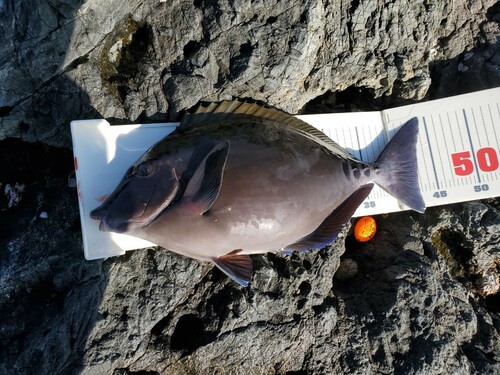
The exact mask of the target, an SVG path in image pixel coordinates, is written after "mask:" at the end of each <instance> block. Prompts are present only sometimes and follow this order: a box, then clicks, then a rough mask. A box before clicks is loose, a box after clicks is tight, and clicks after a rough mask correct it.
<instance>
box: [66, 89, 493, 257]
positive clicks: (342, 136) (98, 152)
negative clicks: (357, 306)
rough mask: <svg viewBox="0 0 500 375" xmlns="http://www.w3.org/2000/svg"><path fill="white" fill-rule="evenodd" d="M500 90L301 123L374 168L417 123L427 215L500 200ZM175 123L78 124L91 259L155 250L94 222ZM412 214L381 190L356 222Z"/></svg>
mask: <svg viewBox="0 0 500 375" xmlns="http://www.w3.org/2000/svg"><path fill="white" fill-rule="evenodd" d="M499 103H500V88H496V89H491V90H485V91H480V92H475V93H471V94H466V95H460V96H454V97H450V98H446V99H440V100H434V101H429V102H426V103H419V104H414V105H409V106H404V107H398V108H393V109H389V110H385V111H382V112H357V113H330V114H319V115H303V116H298V117H300V118H301V119H302V120H304V121H306V122H308V123H309V124H311V125H312V126H314V127H316V128H318V129H319V130H321V131H323V132H324V133H325V134H326V135H328V136H329V137H330V138H332V139H333V140H334V141H335V142H337V143H338V144H339V145H341V146H342V147H344V148H346V149H347V150H348V151H349V152H351V153H352V154H353V155H354V156H355V157H356V158H358V159H360V160H363V161H365V162H373V161H375V160H376V159H377V157H378V155H379V154H380V153H381V152H382V150H383V149H384V147H385V145H386V144H387V142H388V141H389V139H390V138H391V137H392V136H394V134H396V132H397V131H398V129H399V128H400V127H401V126H402V125H403V124H404V123H405V122H406V121H407V120H409V119H410V118H412V117H418V119H419V137H418V144H417V160H418V174H419V185H420V189H421V191H422V196H423V198H424V201H425V203H426V206H427V207H430V206H437V205H442V204H448V203H456V202H463V201H469V200H477V199H483V198H490V197H495V196H499V195H500V183H499V173H500V169H499V160H500V155H499V154H500V152H499V150H500V147H499V146H500V139H499V135H500V104H499ZM177 125H178V124H177V123H162V124H143V125H141V124H135V125H121V126H110V124H109V123H108V122H107V121H106V120H85V121H73V122H72V123H71V133H72V137H73V153H74V156H75V168H76V179H77V185H78V197H79V205H80V218H81V222H82V234H83V244H84V253H85V257H86V258H87V259H100V258H106V257H109V256H114V255H121V254H124V253H125V251H126V250H132V249H138V248H143V247H147V246H151V245H152V244H151V243H149V242H147V241H144V240H141V239H138V238H135V237H131V236H128V235H123V234H118V233H110V232H100V231H99V228H98V223H97V221H95V220H92V219H90V216H89V215H90V211H91V210H92V209H94V208H95V207H97V206H98V205H99V204H100V202H99V201H98V199H99V197H102V196H103V195H105V194H109V193H110V192H111V191H113V189H114V188H115V187H116V186H117V185H118V183H119V181H120V180H121V178H122V176H123V174H124V173H125V171H126V170H127V168H128V167H129V166H130V165H131V164H132V163H133V162H135V161H136V160H137V159H138V158H139V157H140V156H141V155H142V154H143V153H144V152H145V151H146V150H147V149H148V148H149V147H150V146H152V145H153V144H154V143H156V142H157V141H159V140H161V139H162V138H163V137H165V136H166V135H168V134H169V133H171V132H172V131H173V130H175V128H176V126H177ZM405 209H407V208H406V207H404V206H402V205H401V204H400V203H399V202H398V201H397V200H396V199H395V198H393V197H392V196H390V195H389V194H388V193H386V192H385V191H384V190H383V189H382V188H380V187H378V186H375V187H374V188H373V190H372V192H371V193H370V195H369V196H368V197H367V199H366V200H365V201H364V202H363V203H362V204H361V205H360V207H359V208H358V210H357V211H356V212H355V214H354V216H367V215H375V214H381V213H389V212H395V211H401V210H405Z"/></svg>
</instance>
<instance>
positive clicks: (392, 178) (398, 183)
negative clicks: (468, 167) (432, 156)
mask: <svg viewBox="0 0 500 375" xmlns="http://www.w3.org/2000/svg"><path fill="white" fill-rule="evenodd" d="M417 138H418V118H416V117H414V118H412V119H410V120H408V121H407V122H406V123H405V124H404V125H403V126H402V127H401V129H399V131H398V132H397V133H396V134H395V135H394V137H392V138H391V140H390V141H389V143H388V144H387V146H386V147H385V149H384V150H383V151H382V153H381V154H380V156H379V157H378V159H377V161H376V162H375V165H374V168H380V172H379V173H378V174H377V178H376V179H375V182H376V183H377V184H378V185H380V186H381V187H382V188H384V189H385V190H386V191H387V192H388V193H389V194H391V195H392V196H394V197H395V198H397V199H399V200H400V201H401V202H403V203H404V204H406V205H407V206H408V207H410V208H411V209H413V210H415V211H418V212H421V213H422V212H424V210H425V203H424V200H423V198H422V194H421V192H420V187H419V184H418V164H417V153H416V150H417Z"/></svg>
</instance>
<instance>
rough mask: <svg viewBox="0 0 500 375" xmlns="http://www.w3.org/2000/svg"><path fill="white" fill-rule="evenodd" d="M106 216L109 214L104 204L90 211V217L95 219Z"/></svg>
mask: <svg viewBox="0 0 500 375" xmlns="http://www.w3.org/2000/svg"><path fill="white" fill-rule="evenodd" d="M106 216H108V211H107V210H106V209H104V208H102V206H101V207H97V208H96V209H93V210H92V211H91V212H90V218H91V219H94V220H102V219H104V218H105V217H106Z"/></svg>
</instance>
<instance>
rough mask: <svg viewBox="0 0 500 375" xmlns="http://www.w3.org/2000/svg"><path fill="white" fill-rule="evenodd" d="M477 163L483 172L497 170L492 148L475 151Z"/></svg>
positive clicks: (496, 158)
mask: <svg viewBox="0 0 500 375" xmlns="http://www.w3.org/2000/svg"><path fill="white" fill-rule="evenodd" d="M477 163H478V164H479V169H480V170H482V171H483V172H493V171H496V170H497V169H498V156H497V152H496V150H495V149H494V148H492V147H485V148H481V149H479V150H477Z"/></svg>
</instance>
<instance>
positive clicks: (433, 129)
mask: <svg viewBox="0 0 500 375" xmlns="http://www.w3.org/2000/svg"><path fill="white" fill-rule="evenodd" d="M431 124H432V129H431V130H432V131H433V132H434V139H438V138H437V136H436V124H435V123H434V117H433V116H432V115H431ZM445 143H446V142H445ZM436 147H437V156H438V158H439V165H440V166H441V171H442V174H441V176H440V177H443V176H444V166H443V158H442V157H441V156H442V155H441V149H440V147H439V142H436ZM439 185H440V186H441V188H443V185H446V184H443V180H439ZM445 187H446V186H445ZM438 189H439V186H438Z"/></svg>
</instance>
